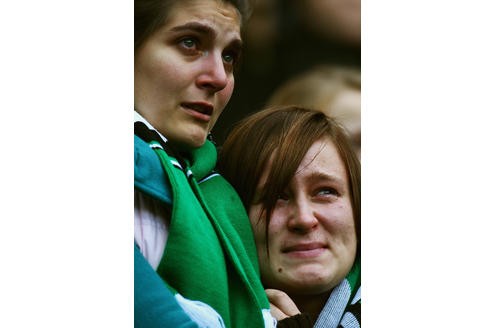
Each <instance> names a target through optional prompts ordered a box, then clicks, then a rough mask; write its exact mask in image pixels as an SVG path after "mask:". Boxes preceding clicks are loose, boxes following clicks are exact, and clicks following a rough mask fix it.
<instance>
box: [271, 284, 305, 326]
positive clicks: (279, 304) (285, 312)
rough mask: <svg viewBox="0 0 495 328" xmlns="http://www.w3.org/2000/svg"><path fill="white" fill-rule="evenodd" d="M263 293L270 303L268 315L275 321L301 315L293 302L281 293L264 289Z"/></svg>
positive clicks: (276, 290)
mask: <svg viewBox="0 0 495 328" xmlns="http://www.w3.org/2000/svg"><path fill="white" fill-rule="evenodd" d="M265 292H266V295H267V296H268V300H269V301H270V313H271V314H272V316H273V317H274V318H275V319H277V321H280V320H282V319H285V318H287V317H292V316H294V315H296V314H299V313H301V311H299V309H298V308H297V306H296V304H295V303H294V301H293V300H292V299H291V298H290V297H289V295H287V294H286V293H284V292H283V291H281V290H278V289H265Z"/></svg>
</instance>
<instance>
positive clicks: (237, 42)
mask: <svg viewBox="0 0 495 328" xmlns="http://www.w3.org/2000/svg"><path fill="white" fill-rule="evenodd" d="M171 31H172V32H182V31H194V32H196V33H200V34H204V35H206V36H208V37H211V38H216V37H217V36H218V33H217V31H216V30H215V29H213V28H212V27H211V26H208V25H206V24H202V23H199V22H189V23H186V24H184V25H179V26H174V27H172V28H171ZM229 44H230V45H229V46H230V47H234V48H236V49H241V48H242V40H241V39H240V38H235V39H233V40H232V41H231V42H230V43H229Z"/></svg>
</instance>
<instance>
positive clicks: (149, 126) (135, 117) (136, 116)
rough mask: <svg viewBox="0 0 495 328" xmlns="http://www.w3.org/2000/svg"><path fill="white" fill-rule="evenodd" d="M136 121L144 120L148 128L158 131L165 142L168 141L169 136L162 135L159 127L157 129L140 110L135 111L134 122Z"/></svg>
mask: <svg viewBox="0 0 495 328" xmlns="http://www.w3.org/2000/svg"><path fill="white" fill-rule="evenodd" d="M136 122H142V123H144V125H146V126H147V127H148V129H150V130H153V131H155V132H156V133H158V135H159V136H160V138H162V139H163V141H164V142H167V138H165V136H164V135H162V134H161V133H160V132H159V131H158V130H157V129H155V128H154V127H153V125H151V124H150V122H148V121H147V120H146V119H145V118H144V117H143V116H141V114H139V113H138V112H136V111H134V123H136Z"/></svg>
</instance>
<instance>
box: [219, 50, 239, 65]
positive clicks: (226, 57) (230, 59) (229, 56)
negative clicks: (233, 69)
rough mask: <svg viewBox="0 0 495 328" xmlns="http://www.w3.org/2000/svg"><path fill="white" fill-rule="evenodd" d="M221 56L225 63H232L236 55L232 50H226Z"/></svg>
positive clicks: (234, 61)
mask: <svg viewBox="0 0 495 328" xmlns="http://www.w3.org/2000/svg"><path fill="white" fill-rule="evenodd" d="M222 57H223V60H224V61H225V62H226V63H228V64H231V65H233V64H235V63H236V62H237V58H238V55H237V54H236V53H234V52H226V53H224V54H223V55H222Z"/></svg>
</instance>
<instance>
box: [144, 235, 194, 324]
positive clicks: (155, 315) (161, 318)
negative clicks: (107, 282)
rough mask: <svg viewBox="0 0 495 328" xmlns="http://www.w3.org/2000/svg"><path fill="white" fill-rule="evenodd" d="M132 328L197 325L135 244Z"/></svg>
mask: <svg viewBox="0 0 495 328" xmlns="http://www.w3.org/2000/svg"><path fill="white" fill-rule="evenodd" d="M134 327H135V328H155V327H156V328H158V327H160V328H164V327H174V328H175V327H178V328H198V325H197V324H196V323H195V322H194V321H192V320H191V318H189V316H188V315H187V314H186V313H185V312H184V311H183V310H182V308H181V307H180V305H179V304H178V303H177V301H176V300H175V297H174V295H173V294H172V292H171V291H170V290H169V289H168V288H167V286H166V285H165V283H164V282H163V280H162V279H161V278H160V277H159V276H158V274H157V273H156V272H155V270H153V268H152V267H151V266H150V264H149V263H148V261H146V259H145V258H144V256H143V255H142V254H141V252H140V251H139V248H138V247H137V245H136V244H135V243H134Z"/></svg>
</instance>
